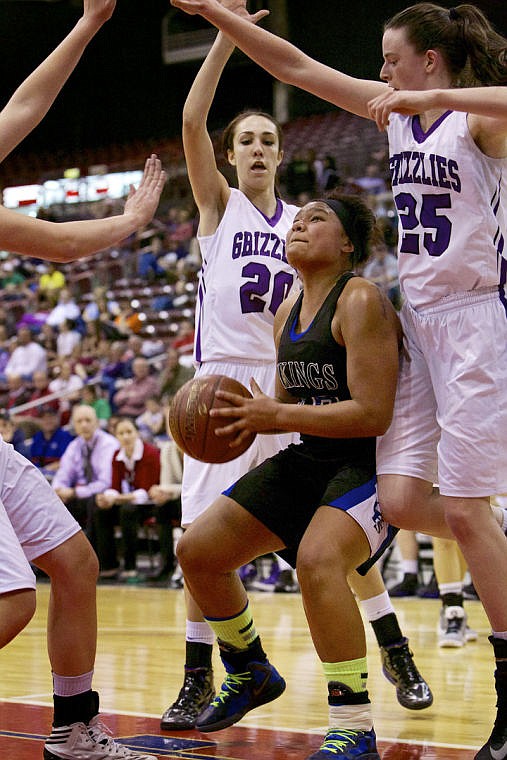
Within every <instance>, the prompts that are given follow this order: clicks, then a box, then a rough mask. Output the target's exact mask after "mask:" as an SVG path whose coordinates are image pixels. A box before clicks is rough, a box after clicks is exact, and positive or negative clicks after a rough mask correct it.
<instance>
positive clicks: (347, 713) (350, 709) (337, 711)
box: [329, 702, 373, 731]
mask: <svg viewBox="0 0 507 760" xmlns="http://www.w3.org/2000/svg"><path fill="white" fill-rule="evenodd" d="M329 728H330V729H333V728H349V729H353V730H355V731H371V729H372V728H373V718H372V715H371V703H370V702H367V703H366V704H365V705H329Z"/></svg>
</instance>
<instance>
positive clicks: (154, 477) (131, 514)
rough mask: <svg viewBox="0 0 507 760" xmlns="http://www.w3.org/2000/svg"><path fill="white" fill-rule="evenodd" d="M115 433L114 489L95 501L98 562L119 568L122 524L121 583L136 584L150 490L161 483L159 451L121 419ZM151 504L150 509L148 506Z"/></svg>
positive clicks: (132, 426) (149, 514) (134, 428)
mask: <svg viewBox="0 0 507 760" xmlns="http://www.w3.org/2000/svg"><path fill="white" fill-rule="evenodd" d="M114 434H115V436H116V438H117V439H118V441H119V443H120V448H119V449H118V451H116V452H115V454H114V456H113V461H112V464H111V466H112V480H111V488H108V489H107V490H106V491H104V492H103V493H101V494H98V495H97V496H96V498H95V503H96V505H97V507H98V509H97V510H96V511H95V515H94V529H95V539H96V542H97V553H98V555H99V560H102V559H104V560H105V561H104V566H107V567H111V568H114V567H118V566H119V563H118V561H117V559H116V546H115V539H114V529H115V526H116V525H120V527H121V533H122V545H123V561H124V569H123V572H122V573H121V575H120V580H126V581H131V582H133V581H137V580H139V578H140V575H139V572H138V569H137V545H138V537H137V534H138V530H139V526H140V525H141V524H142V523H143V522H144V520H145V519H147V518H148V517H150V516H151V504H150V503H149V502H150V497H149V496H148V491H149V490H150V488H151V487H152V486H154V485H156V484H157V483H159V481H160V449H159V448H158V446H154V445H153V444H151V443H148V442H147V441H143V439H142V438H141V436H140V435H139V431H138V429H137V427H136V425H135V423H134V422H133V421H132V420H130V419H127V418H125V419H123V418H121V419H120V420H118V422H117V423H116V425H115V428H114ZM147 505H148V506H147Z"/></svg>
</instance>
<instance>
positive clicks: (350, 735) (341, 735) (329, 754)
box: [307, 728, 380, 760]
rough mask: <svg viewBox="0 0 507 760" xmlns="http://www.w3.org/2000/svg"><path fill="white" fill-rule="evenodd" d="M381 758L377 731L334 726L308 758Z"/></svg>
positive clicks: (377, 759) (312, 759)
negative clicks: (378, 750)
mask: <svg viewBox="0 0 507 760" xmlns="http://www.w3.org/2000/svg"><path fill="white" fill-rule="evenodd" d="M340 758H341V760H380V755H379V753H378V752H377V737H376V736H375V731H374V730H373V729H372V730H371V731H354V730H352V729H347V728H341V729H340V728H332V729H331V730H330V731H328V732H327V734H326V738H325V739H324V742H323V744H322V745H321V747H320V749H318V750H317V752H314V753H313V755H310V757H308V758H307V760H340Z"/></svg>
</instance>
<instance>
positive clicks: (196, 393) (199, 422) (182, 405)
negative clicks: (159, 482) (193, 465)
mask: <svg viewBox="0 0 507 760" xmlns="http://www.w3.org/2000/svg"><path fill="white" fill-rule="evenodd" d="M217 390H221V391H229V392H230V393H237V394H238V395H241V396H244V397H245V398H252V394H251V393H250V391H249V390H248V388H245V386H244V385H242V384H241V383H240V382H239V381H238V380H234V379H233V378H232V377H227V376H226V375H204V376H203V377H198V378H193V379H192V380H189V381H188V382H187V383H185V385H182V386H181V388H180V389H179V390H178V391H177V393H176V394H175V396H174V398H173V400H172V402H171V405H170V407H169V411H168V414H167V426H168V429H169V432H170V435H171V436H172V437H173V439H174V441H175V442H176V444H177V446H179V447H180V449H181V450H182V451H184V452H185V454H188V455H189V456H191V457H192V458H193V459H198V460H199V461H201V462H209V463H211V464H221V463H223V462H229V461H230V460H231V459H235V458H236V457H238V456H239V455H240V454H243V452H244V451H246V450H247V449H248V447H249V446H251V445H252V443H253V441H254V438H255V435H256V434H255V433H251V434H250V436H249V437H248V438H247V439H246V440H245V441H244V442H243V444H242V445H241V446H234V447H230V446H229V444H230V442H231V440H232V439H231V437H229V436H225V437H222V436H221V437H218V436H217V435H215V430H216V429H217V428H222V427H225V426H226V425H229V424H230V423H231V422H233V421H234V418H233V417H210V415H209V412H210V410H211V409H220V408H222V407H226V406H229V404H228V402H227V401H224V400H223V399H217V398H216V396H215V393H216V391H217Z"/></svg>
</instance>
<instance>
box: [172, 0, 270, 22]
mask: <svg viewBox="0 0 507 760" xmlns="http://www.w3.org/2000/svg"><path fill="white" fill-rule="evenodd" d="M170 2H171V5H173V6H174V7H175V8H179V9H180V10H182V11H185V13H188V14H189V15H191V16H195V15H196V14H199V15H200V16H203V17H204V18H208V14H209V12H210V11H212V10H213V7H216V6H220V5H221V6H222V7H224V8H226V9H227V10H229V11H231V13H235V14H236V15H237V16H241V17H242V18H245V19H247V20H249V21H251V22H252V23H253V24H256V23H257V22H258V21H260V20H261V19H262V18H265V17H266V16H269V11H268V10H267V9H265V10H260V11H257V13H248V10H247V8H246V2H247V0H170Z"/></svg>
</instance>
